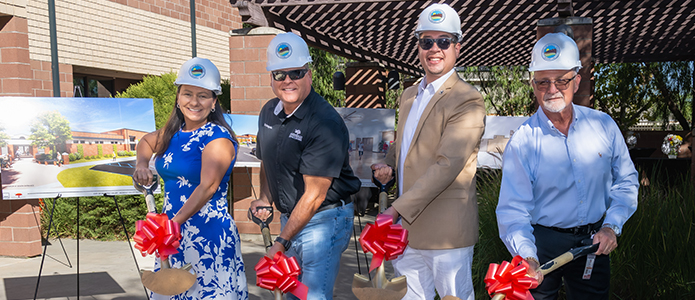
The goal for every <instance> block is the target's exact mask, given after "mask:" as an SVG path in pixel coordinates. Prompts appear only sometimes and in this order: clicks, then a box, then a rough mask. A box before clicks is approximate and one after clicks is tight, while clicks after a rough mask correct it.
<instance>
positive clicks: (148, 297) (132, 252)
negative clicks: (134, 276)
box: [104, 194, 150, 300]
mask: <svg viewBox="0 0 695 300" xmlns="http://www.w3.org/2000/svg"><path fill="white" fill-rule="evenodd" d="M104 197H112V198H113V203H114V204H116V211H118V217H119V218H120V219H121V225H123V232H124V233H125V240H126V242H128V248H130V253H131V254H132V255H133V261H134V262H135V269H136V270H137V271H138V273H140V266H139V265H138V260H137V258H135V251H133V246H132V245H131V244H130V236H129V235H128V229H127V228H126V226H125V220H123V215H121V209H120V208H119V207H118V201H117V200H116V196H115V195H107V194H104ZM138 275H139V274H138ZM142 288H143V289H144V290H145V296H146V297H147V299H148V300H149V299H150V294H149V293H148V292H147V288H145V286H144V285H143V286H142Z"/></svg>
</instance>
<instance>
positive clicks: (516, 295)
mask: <svg viewBox="0 0 695 300" xmlns="http://www.w3.org/2000/svg"><path fill="white" fill-rule="evenodd" d="M528 269H529V265H528V263H527V262H526V261H525V260H524V259H523V258H521V256H518V255H517V256H515V257H514V259H512V262H511V263H509V262H506V261H503V262H502V264H499V265H498V264H495V263H492V264H490V268H488V269H487V275H485V288H486V289H487V292H488V293H490V296H492V295H494V294H499V293H502V294H504V295H505V297H506V298H507V299H510V300H524V299H533V296H531V292H529V289H533V288H536V287H537V286H538V282H537V281H536V279H535V278H531V277H528V276H526V272H527V270H528Z"/></svg>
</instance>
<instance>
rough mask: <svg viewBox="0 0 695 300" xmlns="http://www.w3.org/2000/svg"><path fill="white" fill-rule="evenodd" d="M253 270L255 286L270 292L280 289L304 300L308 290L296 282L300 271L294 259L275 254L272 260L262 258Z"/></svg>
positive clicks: (278, 253)
mask: <svg viewBox="0 0 695 300" xmlns="http://www.w3.org/2000/svg"><path fill="white" fill-rule="evenodd" d="M253 269H254V270H256V285H257V286H259V287H262V288H264V289H268V290H271V291H274V290H275V289H280V290H281V291H282V292H283V293H292V294H293V295H295V296H297V297H299V299H302V300H306V297H307V294H308V293H309V288H308V287H307V286H306V285H304V284H303V283H301V282H299V280H297V276H298V275H299V273H301V272H302V271H301V270H300V268H299V263H297V259H296V258H294V257H287V256H286V255H285V254H284V253H282V252H277V253H275V256H274V257H273V259H270V258H269V257H267V256H263V257H262V258H261V260H260V261H258V263H257V264H256V267H254V268H253Z"/></svg>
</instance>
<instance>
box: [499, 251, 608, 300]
mask: <svg viewBox="0 0 695 300" xmlns="http://www.w3.org/2000/svg"><path fill="white" fill-rule="evenodd" d="M591 242H592V240H591V239H588V240H585V241H582V244H584V245H586V246H582V247H577V248H572V249H570V250H569V251H567V252H565V253H563V254H561V255H560V256H558V257H556V258H553V259H552V260H550V261H548V262H546V263H544V264H543V265H541V266H540V267H538V269H536V272H540V273H541V274H543V275H547V274H548V273H550V272H552V271H555V270H557V269H558V268H560V267H562V266H564V265H565V264H567V263H569V262H571V261H573V260H575V259H577V258H579V257H582V256H585V255H587V254H591V253H594V252H596V250H598V246H599V244H598V243H596V244H593V245H592V244H591ZM527 269H528V264H526V262H525V261H524V260H523V259H522V258H521V256H517V257H515V258H514V259H513V260H512V263H511V264H510V263H508V262H506V261H505V262H502V264H500V265H498V264H494V263H493V264H490V268H489V269H488V270H487V275H486V276H485V288H486V289H487V291H488V293H490V295H494V296H493V297H492V299H493V300H502V299H505V298H508V299H512V300H516V299H533V297H531V294H530V292H529V291H528V290H529V289H533V288H536V286H538V283H537V282H536V280H535V279H534V278H530V277H527V276H526V270H527Z"/></svg>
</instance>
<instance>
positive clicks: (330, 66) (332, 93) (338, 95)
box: [309, 47, 345, 107]
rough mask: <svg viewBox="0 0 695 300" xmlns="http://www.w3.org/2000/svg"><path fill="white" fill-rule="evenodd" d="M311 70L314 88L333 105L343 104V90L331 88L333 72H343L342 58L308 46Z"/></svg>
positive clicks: (340, 105)
mask: <svg viewBox="0 0 695 300" xmlns="http://www.w3.org/2000/svg"><path fill="white" fill-rule="evenodd" d="M309 52H310V53H311V58H312V60H313V62H312V65H313V67H312V70H311V82H312V86H313V87H314V90H315V91H316V92H317V93H318V94H319V95H321V96H323V98H324V99H326V101H328V103H330V104H331V105H333V106H334V107H343V106H345V91H336V90H334V89H333V74H334V73H335V72H337V71H342V72H343V73H344V72H345V64H344V61H343V60H344V58H342V57H340V56H338V55H335V54H333V53H330V52H328V51H324V50H321V49H318V48H313V47H309Z"/></svg>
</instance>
